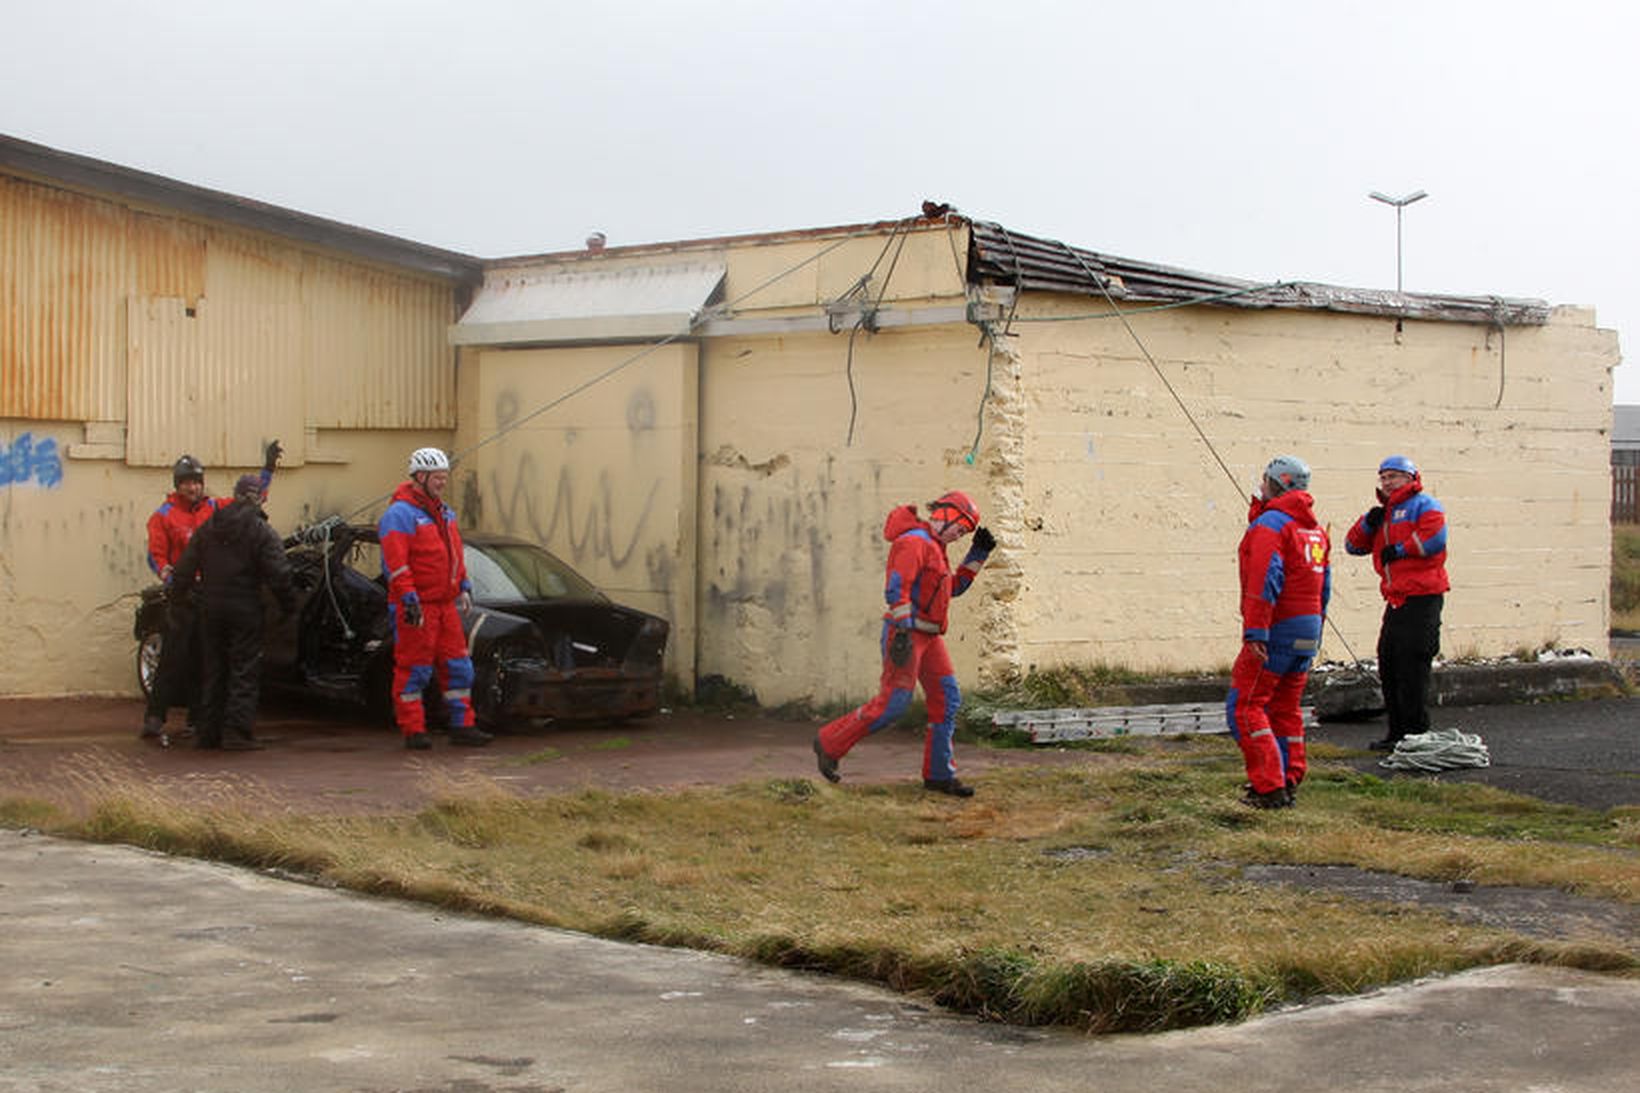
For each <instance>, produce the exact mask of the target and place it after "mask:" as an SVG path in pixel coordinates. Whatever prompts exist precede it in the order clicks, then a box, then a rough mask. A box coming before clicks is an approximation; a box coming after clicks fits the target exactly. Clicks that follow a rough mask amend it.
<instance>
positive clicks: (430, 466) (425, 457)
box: [410, 448, 450, 474]
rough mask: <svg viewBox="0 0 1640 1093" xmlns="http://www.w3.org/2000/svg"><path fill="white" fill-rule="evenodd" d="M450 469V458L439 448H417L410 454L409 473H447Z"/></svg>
mask: <svg viewBox="0 0 1640 1093" xmlns="http://www.w3.org/2000/svg"><path fill="white" fill-rule="evenodd" d="M449 469H450V457H449V456H447V455H445V454H444V452H443V450H442V449H439V448H417V449H416V450H415V451H413V452H411V453H410V473H411V474H417V473H419V472H421V471H447V470H449Z"/></svg>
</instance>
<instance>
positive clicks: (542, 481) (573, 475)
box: [461, 388, 671, 587]
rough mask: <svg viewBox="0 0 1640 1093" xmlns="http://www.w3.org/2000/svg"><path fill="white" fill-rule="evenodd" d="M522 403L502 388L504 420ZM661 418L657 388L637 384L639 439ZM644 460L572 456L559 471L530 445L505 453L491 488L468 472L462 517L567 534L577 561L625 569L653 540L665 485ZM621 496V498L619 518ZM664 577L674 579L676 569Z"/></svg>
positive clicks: (515, 530)
mask: <svg viewBox="0 0 1640 1093" xmlns="http://www.w3.org/2000/svg"><path fill="white" fill-rule="evenodd" d="M518 410H519V401H518V396H517V394H516V393H515V392H512V391H503V392H501V393H499V394H498V395H497V396H496V401H495V416H496V425H497V428H498V429H503V430H504V429H506V428H508V427H509V426H510V425H511V424H512V423H513V422H514V421H515V420H516V419H517V417H518ZM655 418H656V409H655V402H654V396H653V395H652V394H651V393H650V392H649V391H647V390H645V389H643V388H639V389H638V390H636V391H634V392H633V393H632V395H631V396H630V398H629V399H628V400H627V405H626V427H627V431H628V433H630V434H631V436H632V438H633V440H634V442H636V440H637V439H638V438H639V437H640V436H641V435H643V434H646V433H650V432H653V431H654V429H655ZM566 436H567V438H568V439H569V440H570V441H571V442H573V441H574V439H575V433H574V431H573V430H572V431H570V432H569V433H567V434H566ZM641 466H642V460H641V459H640V458H638V457H636V455H635V457H634V459H633V460H632V462H631V463H630V464H629V465H628V466H626V467H624V468H620V469H619V470H618V471H617V469H614V468H610V467H598V468H593V467H589V466H587V464H586V463H585V462H584V461H575V460H571V459H566V460H565V461H564V462H563V463H561V464H560V465H559V467H558V473H557V475H556V476H554V475H552V473H551V471H549V470H547V469H546V468H545V467H543V465H542V463H541V461H540V460H538V459H537V457H536V455H535V453H534V452H530V451H526V452H523V453H521V454H519V455H518V456H517V457H516V458H514V459H512V460H511V461H510V463H509V462H508V461H506V460H504V459H503V460H499V461H498V462H497V464H496V466H495V467H494V469H492V471H491V472H490V482H489V489H488V491H485V490H483V489H481V488H480V487H479V484H478V482H477V480H476V477H475V476H468V477H465V478H464V479H463V480H462V494H461V512H462V518H463V520H464V521H471V523H472V524H473V525H474V526H477V525H478V524H479V523H487V524H488V526H492V527H498V528H499V529H500V530H501V531H503V532H505V533H506V534H508V535H518V536H522V537H525V538H532V539H534V540H535V541H536V542H539V543H545V544H546V545H548V546H549V547H553V548H555V549H559V550H560V552H562V546H563V544H564V543H566V542H567V543H568V544H569V549H568V556H569V560H570V562H572V563H573V564H575V565H578V566H586V565H588V564H589V563H591V562H593V561H604V562H607V563H608V564H609V566H610V567H611V568H613V569H615V570H621V569H624V568H625V567H626V566H627V565H628V564H629V563H630V562H631V561H632V559H633V555H634V554H636V553H637V550H638V545H639V544H640V543H641V542H643V541H644V540H645V535H646V532H647V528H648V525H649V520H650V515H651V513H652V512H653V510H654V507H655V500H656V498H657V497H658V496H659V494H660V491H661V481H662V480H661V477H660V476H659V475H656V474H654V473H653V472H649V471H642V470H640V468H641ZM644 479H647V482H645V481H644ZM639 496H642V498H643V501H642V503H641V504H640V505H639V507H638V509H637V513H636V515H635V516H633V515H631V512H632V504H633V499H634V498H636V497H639ZM617 499H619V500H620V502H621V504H620V506H619V507H620V510H621V517H620V519H619V520H618V519H617V516H616V510H617V504H616V502H617ZM486 518H487V519H486ZM645 565H646V567H647V568H648V569H649V570H650V571H651V573H652V575H653V574H654V572H655V570H656V565H655V563H654V561H653V559H645ZM664 577H665V579H666V580H667V581H668V582H669V581H670V577H671V574H670V572H669V571H668V572H667V573H665V574H664ZM657 587H666V585H665V584H663V585H660V586H657Z"/></svg>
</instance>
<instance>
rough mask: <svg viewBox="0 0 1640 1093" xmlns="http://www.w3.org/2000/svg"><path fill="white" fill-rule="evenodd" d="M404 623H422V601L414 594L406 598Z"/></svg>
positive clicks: (415, 624)
mask: <svg viewBox="0 0 1640 1093" xmlns="http://www.w3.org/2000/svg"><path fill="white" fill-rule="evenodd" d="M404 623H405V625H406V626H420V625H421V601H420V600H418V599H416V598H415V597H414V596H406V597H405V598H404Z"/></svg>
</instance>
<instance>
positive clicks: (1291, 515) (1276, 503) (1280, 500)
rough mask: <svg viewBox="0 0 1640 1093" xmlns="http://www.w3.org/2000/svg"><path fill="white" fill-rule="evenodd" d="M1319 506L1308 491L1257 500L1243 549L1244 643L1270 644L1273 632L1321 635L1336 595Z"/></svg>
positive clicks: (1286, 635) (1329, 546)
mask: <svg viewBox="0 0 1640 1093" xmlns="http://www.w3.org/2000/svg"><path fill="white" fill-rule="evenodd" d="M1314 506H1315V500H1314V499H1313V498H1312V497H1311V496H1310V495H1309V493H1307V492H1306V491H1304V490H1288V491H1287V492H1286V493H1284V494H1282V495H1280V496H1279V497H1275V498H1272V499H1271V500H1269V501H1254V502H1253V506H1252V509H1251V510H1250V511H1249V512H1248V514H1247V519H1248V521H1249V522H1248V525H1247V532H1246V534H1244V535H1243V536H1242V537H1241V549H1240V550H1239V552H1238V557H1239V559H1240V563H1241V633H1242V639H1243V640H1244V641H1264V642H1268V641H1270V640H1271V631H1272V630H1275V631H1277V636H1278V637H1280V638H1283V639H1286V640H1291V639H1294V638H1296V639H1299V640H1306V639H1319V638H1320V636H1321V624H1322V621H1323V619H1324V618H1325V616H1326V613H1327V600H1328V599H1329V597H1330V596H1331V595H1332V562H1331V554H1332V544H1331V543H1329V542H1328V540H1327V533H1326V532H1325V531H1323V530H1322V529H1321V527H1320V526H1319V525H1318V524H1317V523H1316V519H1315V507H1314ZM1283 624H1286V625H1283Z"/></svg>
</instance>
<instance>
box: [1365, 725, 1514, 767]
mask: <svg viewBox="0 0 1640 1093" xmlns="http://www.w3.org/2000/svg"><path fill="white" fill-rule="evenodd" d="M1378 765H1379V766H1381V767H1388V768H1389V769H1391V770H1454V769H1456V768H1458V767H1489V766H1491V765H1492V753H1491V752H1489V751H1488V750H1487V747H1486V743H1485V741H1483V740H1482V739H1481V738H1480V736H1479V735H1477V734H1475V733H1468V732H1460V731H1459V730H1457V729H1436V730H1434V731H1432V732H1422V733H1414V734H1412V735H1411V736H1403V737H1402V738H1401V739H1400V740H1399V741H1397V742H1396V744H1395V750H1394V751H1392V752H1390V753H1389V754H1388V755H1386V756H1385V757H1384V758H1383V759H1380V760H1379V761H1378Z"/></svg>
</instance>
